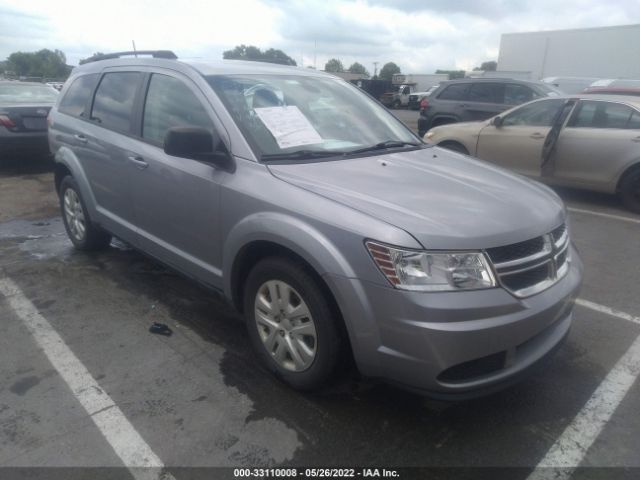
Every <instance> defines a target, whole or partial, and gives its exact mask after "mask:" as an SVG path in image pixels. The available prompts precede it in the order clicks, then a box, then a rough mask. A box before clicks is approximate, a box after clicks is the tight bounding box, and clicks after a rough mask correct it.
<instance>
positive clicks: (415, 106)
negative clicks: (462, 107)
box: [409, 85, 438, 110]
mask: <svg viewBox="0 0 640 480" xmlns="http://www.w3.org/2000/svg"><path fill="white" fill-rule="evenodd" d="M437 89H438V85H434V86H432V87H431V88H429V89H428V90H427V91H425V92H416V93H412V94H411V95H409V109H410V110H419V109H420V108H421V105H423V103H422V100H424V99H425V98H426V97H428V96H429V95H431V94H432V93H433V92H435V91H436V90H437Z"/></svg>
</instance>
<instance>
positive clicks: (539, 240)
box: [487, 237, 544, 263]
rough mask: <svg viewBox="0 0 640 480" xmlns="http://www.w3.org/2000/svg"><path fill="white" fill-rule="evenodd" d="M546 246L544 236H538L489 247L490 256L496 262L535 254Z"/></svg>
mask: <svg viewBox="0 0 640 480" xmlns="http://www.w3.org/2000/svg"><path fill="white" fill-rule="evenodd" d="M543 248H544V237H536V238H532V239H531V240H525V241H524V242H519V243H514V244H511V245H507V246H506V247H495V248H488V249H487V253H488V254H489V258H491V261H492V262H494V263H502V262H510V261H512V260H518V259H520V258H523V257H529V256H531V255H534V254H536V253H538V252H540V251H542V249H543Z"/></svg>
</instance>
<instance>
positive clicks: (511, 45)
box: [498, 25, 640, 79]
mask: <svg viewBox="0 0 640 480" xmlns="http://www.w3.org/2000/svg"><path fill="white" fill-rule="evenodd" d="M498 70H507V71H520V72H531V78H532V79H541V78H545V77H593V78H636V79H640V25H620V26H615V27H598V28H581V29H575V30H551V31H542V32H528V33H505V34H503V35H502V38H501V39H500V54H499V56H498Z"/></svg>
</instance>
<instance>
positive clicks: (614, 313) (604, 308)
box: [576, 298, 640, 325]
mask: <svg viewBox="0 0 640 480" xmlns="http://www.w3.org/2000/svg"><path fill="white" fill-rule="evenodd" d="M576 304H577V305H580V306H582V307H585V308H590V309H591V310H595V311H597V312H600V313H604V314H605V315H611V316H612V317H618V318H621V319H623V320H627V321H629V322H633V323H637V324H638V325H640V317H634V316H633V315H629V314H628V313H625V312H621V311H620V310H615V309H613V308H611V307H607V306H605V305H600V304H599V303H594V302H590V301H589V300H584V299H582V298H578V299H577V300H576Z"/></svg>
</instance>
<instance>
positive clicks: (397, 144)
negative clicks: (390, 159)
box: [348, 140, 424, 155]
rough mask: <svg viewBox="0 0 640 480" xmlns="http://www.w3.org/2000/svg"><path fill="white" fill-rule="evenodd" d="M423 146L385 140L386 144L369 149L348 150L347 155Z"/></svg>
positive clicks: (382, 143) (379, 144) (372, 146)
mask: <svg viewBox="0 0 640 480" xmlns="http://www.w3.org/2000/svg"><path fill="white" fill-rule="evenodd" d="M422 145H424V144H423V143H415V142H402V141H399V140H387V141H386V142H380V143H376V144H375V145H371V146H369V147H364V148H358V149H357V150H350V151H349V152H348V153H349V155H351V154H353V153H364V152H373V151H376V150H386V149H387V148H400V147H420V146H422Z"/></svg>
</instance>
